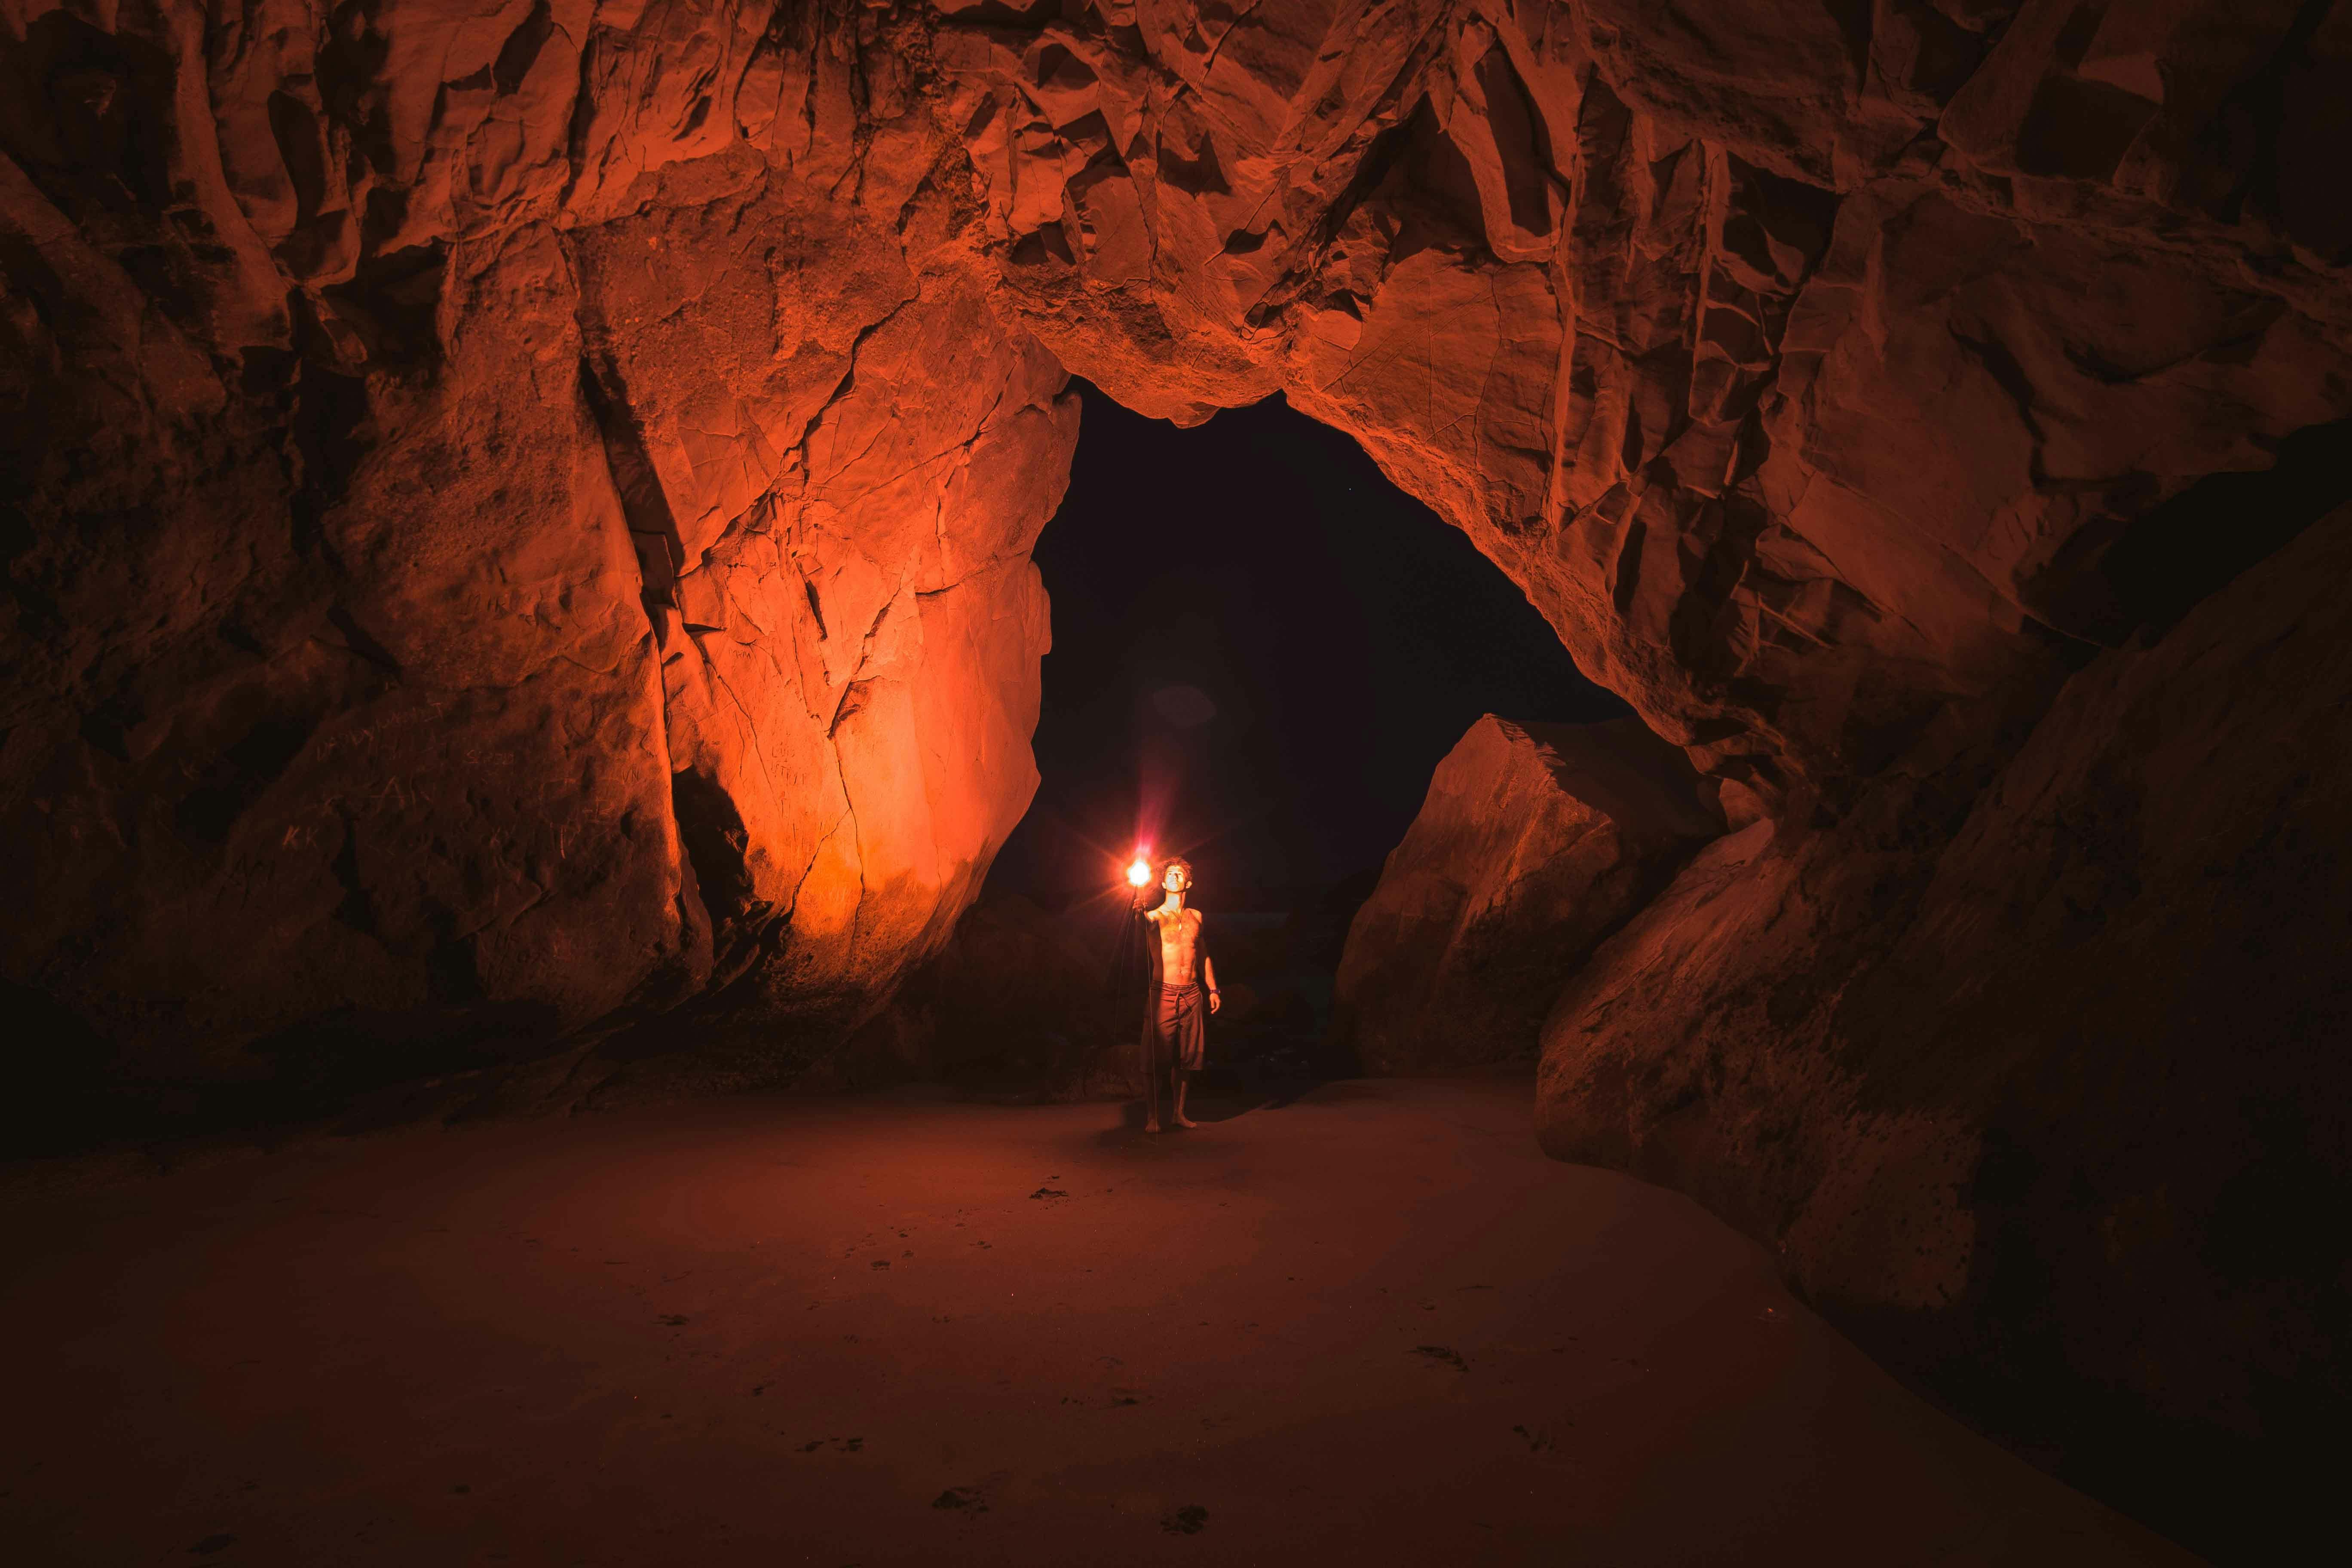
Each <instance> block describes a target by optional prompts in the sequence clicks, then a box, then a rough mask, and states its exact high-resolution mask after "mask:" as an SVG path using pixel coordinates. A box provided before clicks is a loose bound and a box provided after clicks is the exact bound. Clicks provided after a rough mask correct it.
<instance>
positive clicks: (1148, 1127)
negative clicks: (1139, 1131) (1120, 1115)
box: [1143, 1121, 1160, 1132]
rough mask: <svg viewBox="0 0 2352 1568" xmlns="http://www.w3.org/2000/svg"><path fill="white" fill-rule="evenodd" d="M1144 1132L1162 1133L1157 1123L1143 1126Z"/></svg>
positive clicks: (1148, 1123) (1152, 1122)
mask: <svg viewBox="0 0 2352 1568" xmlns="http://www.w3.org/2000/svg"><path fill="white" fill-rule="evenodd" d="M1143 1130H1144V1131H1146V1132H1157V1131H1160V1123H1158V1122H1157V1121H1147V1122H1145V1123H1144V1124H1143Z"/></svg>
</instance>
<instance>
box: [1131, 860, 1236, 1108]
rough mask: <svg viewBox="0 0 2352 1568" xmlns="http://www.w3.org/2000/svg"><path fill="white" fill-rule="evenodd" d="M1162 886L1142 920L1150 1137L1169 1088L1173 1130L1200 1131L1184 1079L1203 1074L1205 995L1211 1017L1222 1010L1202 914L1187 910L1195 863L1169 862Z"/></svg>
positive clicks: (1161, 881)
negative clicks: (1187, 1110) (1145, 927)
mask: <svg viewBox="0 0 2352 1568" xmlns="http://www.w3.org/2000/svg"><path fill="white" fill-rule="evenodd" d="M1160 887H1161V888H1162V889H1166V891H1167V895H1168V896H1167V898H1166V899H1165V900H1162V902H1161V903H1160V907H1159V908H1158V909H1155V910H1146V911H1145V912H1144V915H1143V919H1144V920H1145V921H1148V922H1150V930H1149V931H1147V932H1146V937H1145V942H1144V950H1145V952H1147V953H1149V954H1150V959H1151V986H1152V988H1151V990H1150V993H1149V994H1147V997H1146V1001H1145V1006H1146V1008H1147V1009H1148V1011H1147V1012H1146V1013H1145V1015H1144V1020H1143V1066H1144V1078H1145V1082H1146V1085H1147V1087H1146V1089H1144V1100H1143V1105H1144V1113H1145V1118H1144V1123H1143V1130H1144V1131H1146V1132H1157V1131H1160V1090H1161V1089H1162V1088H1163V1087H1166V1086H1169V1085H1171V1084H1172V1085H1173V1089H1174V1092H1173V1093H1172V1095H1171V1100H1170V1103H1171V1106H1172V1107H1173V1109H1174V1111H1175V1115H1174V1117H1173V1118H1172V1120H1173V1121H1174V1122H1175V1124H1176V1125H1177V1126H1179V1127H1194V1126H1198V1125H1199V1123H1197V1122H1195V1121H1191V1120H1190V1119H1188V1118H1187V1117H1186V1116H1185V1114H1184V1088H1185V1079H1186V1075H1187V1074H1190V1073H1196V1072H1198V1071H1200V1070H1201V1056H1202V1048H1203V1047H1204V1045H1205V1042H1206V1036H1207V1026H1206V1020H1205V1017H1204V1016H1203V1015H1202V1011H1201V1007H1202V998H1203V992H1204V990H1205V993H1206V1000H1207V1003H1208V1010H1209V1012H1211V1013H1213V1012H1215V1011H1216V1010H1217V1007H1218V1005H1219V998H1218V995H1217V966H1216V965H1215V964H1214V963H1212V962H1211V961H1210V958H1209V949H1208V946H1207V944H1206V943H1205V942H1203V941H1202V936H1201V911H1200V910H1188V909H1186V908H1185V907H1184V895H1185V893H1186V892H1187V891H1189V890H1190V889H1191V888H1192V862H1191V861H1190V860H1187V859H1185V858H1182V857H1181V856H1179V857H1177V858H1175V859H1173V860H1171V861H1169V862H1168V869H1167V871H1166V872H1165V873H1164V874H1163V875H1162V876H1161V878H1160Z"/></svg>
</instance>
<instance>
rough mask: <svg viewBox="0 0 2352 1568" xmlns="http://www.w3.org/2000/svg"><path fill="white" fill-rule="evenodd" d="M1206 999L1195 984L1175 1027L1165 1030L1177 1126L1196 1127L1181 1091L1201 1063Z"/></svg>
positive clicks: (1186, 994)
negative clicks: (1174, 1087)
mask: <svg viewBox="0 0 2352 1568" xmlns="http://www.w3.org/2000/svg"><path fill="white" fill-rule="evenodd" d="M1207 1007H1208V997H1207V995H1206V994H1204V993H1202V990H1201V988H1200V987H1199V986H1198V985H1195V986H1192V988H1191V989H1189V990H1188V991H1186V992H1185V993H1184V997H1183V1005H1182V1006H1181V1008H1179V1009H1178V1011H1177V1015H1176V1019H1175V1024H1174V1026H1173V1027H1171V1029H1170V1030H1169V1031H1168V1058H1169V1067H1170V1068H1171V1071H1170V1074H1169V1076H1170V1077H1171V1078H1172V1079H1175V1082H1176V1091H1175V1095H1174V1097H1173V1098H1174V1100H1175V1106H1174V1110H1175V1112H1176V1116H1175V1121H1176V1125H1177V1126H1179V1127H1197V1126H1199V1125H1200V1123H1199V1122H1197V1121H1192V1119H1191V1118H1190V1117H1188V1116H1186V1115H1185V1114H1184V1090H1185V1088H1186V1087H1187V1080H1188V1079H1191V1078H1192V1074H1193V1072H1194V1071H1195V1070H1196V1069H1198V1068H1200V1067H1201V1066H1202V1060H1203V1058H1202V1046H1203V1044H1204V1043H1205V1040H1204V1031H1205V1029H1206V1028H1207V1020H1206V1018H1205V1016H1204V1014H1205V1011H1206V1009H1207Z"/></svg>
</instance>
